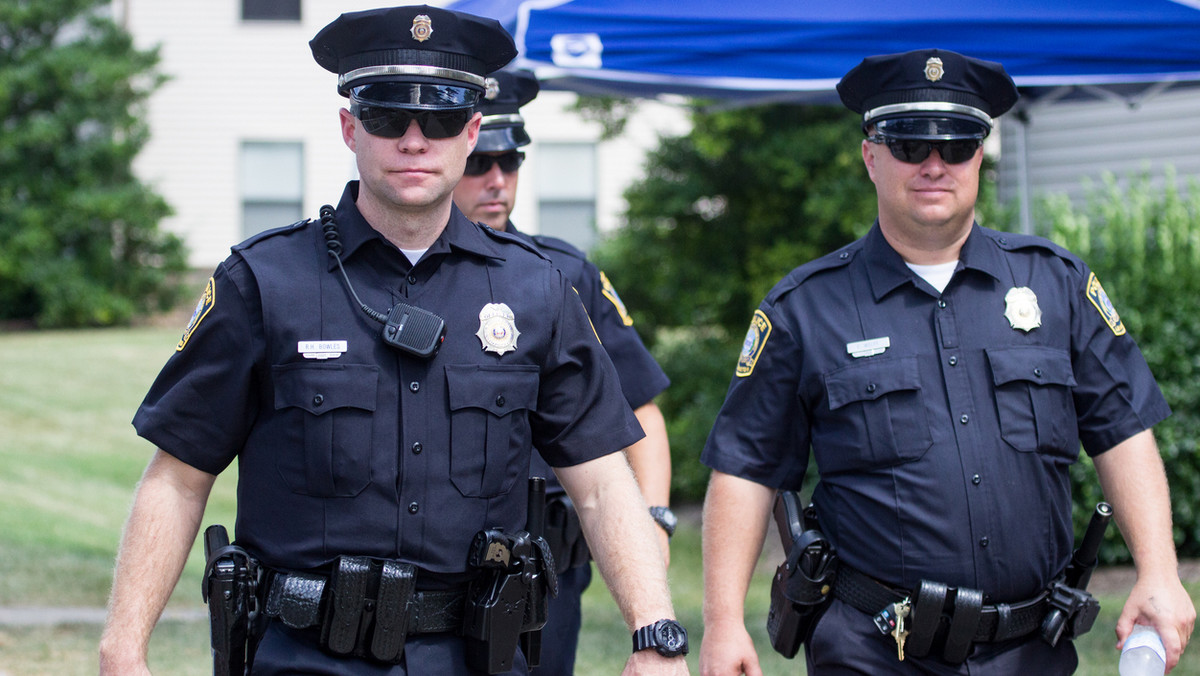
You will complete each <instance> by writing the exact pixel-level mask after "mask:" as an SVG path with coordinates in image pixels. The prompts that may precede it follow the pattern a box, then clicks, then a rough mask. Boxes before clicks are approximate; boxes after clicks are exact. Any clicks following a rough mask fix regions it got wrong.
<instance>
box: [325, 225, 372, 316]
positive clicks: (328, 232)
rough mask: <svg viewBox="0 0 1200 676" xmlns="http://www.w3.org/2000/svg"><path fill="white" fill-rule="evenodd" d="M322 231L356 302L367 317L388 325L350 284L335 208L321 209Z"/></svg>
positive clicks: (327, 246)
mask: <svg viewBox="0 0 1200 676" xmlns="http://www.w3.org/2000/svg"><path fill="white" fill-rule="evenodd" d="M321 230H323V231H324V233H325V248H326V250H327V251H328V252H329V255H330V256H333V260H334V261H336V262H337V266H338V270H340V271H341V272H342V279H344V280H346V288H347V289H348V290H349V291H350V295H351V296H353V297H354V302H355V303H358V306H359V307H360V308H362V311H363V312H365V313H367V316H368V317H370V318H371V319H374V320H375V321H377V322H379V323H380V324H386V323H387V315H385V314H382V313H380V312H376V311H375V310H372V309H371V308H369V307H367V304H366V303H364V302H362V300H360V299H359V297H358V294H357V293H355V291H354V285H353V284H351V283H350V276H349V275H347V274H346V268H344V267H342V242H341V240H340V239H338V231H337V222H335V221H334V220H333V207H332V206H330V205H328V204H326V205H324V206H322V207H321Z"/></svg>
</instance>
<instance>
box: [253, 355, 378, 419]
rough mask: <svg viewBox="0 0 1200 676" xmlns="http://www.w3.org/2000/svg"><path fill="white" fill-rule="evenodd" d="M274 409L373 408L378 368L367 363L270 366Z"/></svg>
mask: <svg viewBox="0 0 1200 676" xmlns="http://www.w3.org/2000/svg"><path fill="white" fill-rule="evenodd" d="M271 374H272V375H273V376H274V378H275V408H276V409H277V410H278V409H284V408H292V407H295V408H300V409H303V410H305V411H308V412H309V413H312V414H313V415H321V414H322V413H325V412H327V411H332V410H335V409H339V408H358V409H362V410H364V411H374V410H375V399H376V395H377V393H378V392H377V391H378V389H379V369H378V367H375V366H371V365H369V364H321V365H314V364H284V365H280V366H273V367H271Z"/></svg>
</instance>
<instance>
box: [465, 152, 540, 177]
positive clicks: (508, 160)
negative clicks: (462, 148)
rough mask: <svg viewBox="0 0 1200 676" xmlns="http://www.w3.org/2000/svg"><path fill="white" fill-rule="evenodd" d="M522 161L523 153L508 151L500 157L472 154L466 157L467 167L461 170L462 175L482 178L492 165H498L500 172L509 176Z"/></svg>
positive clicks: (523, 158)
mask: <svg viewBox="0 0 1200 676" xmlns="http://www.w3.org/2000/svg"><path fill="white" fill-rule="evenodd" d="M524 161H525V153H523V152H519V151H516V150H510V151H509V152H507V153H503V154H501V155H484V154H483V153H473V154H471V155H468V156H467V167H466V169H464V170H463V173H464V174H466V175H467V176H483V175H484V174H486V173H488V172H489V171H491V170H492V165H493V164H499V165H500V171H503V172H504V173H506V174H511V173H513V172H514V171H516V170H517V169H519V168H520V167H521V163H522V162H524Z"/></svg>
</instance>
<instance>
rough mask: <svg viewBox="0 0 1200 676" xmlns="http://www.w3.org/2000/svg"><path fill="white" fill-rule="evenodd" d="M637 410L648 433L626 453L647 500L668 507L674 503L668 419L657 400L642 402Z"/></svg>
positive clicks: (637, 414) (638, 417)
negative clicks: (664, 416) (665, 417)
mask: <svg viewBox="0 0 1200 676" xmlns="http://www.w3.org/2000/svg"><path fill="white" fill-rule="evenodd" d="M633 414H634V415H636V416H637V419H638V422H639V423H641V426H642V431H643V432H645V433H646V436H645V437H643V438H642V439H641V441H638V442H637V443H635V444H634V445H632V446H630V447H629V448H627V449H625V455H626V457H627V458H629V466H630V467H632V468H633V474H634V476H636V477H637V482H638V487H640V488H641V490H642V497H644V498H646V504H647V505H662V506H664V507H665V506H667V505H670V504H671V503H670V500H671V445H670V443H669V442H668V441H667V423H666V421H665V420H663V414H662V411H660V410H659V409H658V405H657V404H655V403H654V402H653V401H651V402H648V403H646V404H643V405H641V406H639V407H638V408H637V410H635V411H634V412H633Z"/></svg>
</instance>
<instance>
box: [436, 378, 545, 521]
mask: <svg viewBox="0 0 1200 676" xmlns="http://www.w3.org/2000/svg"><path fill="white" fill-rule="evenodd" d="M446 389H447V391H448V393H449V395H450V481H451V482H452V483H453V484H454V486H455V488H457V489H458V491H459V492H460V493H462V494H463V495H464V496H466V497H478V498H493V497H496V496H498V495H503V494H505V493H508V492H509V491H510V490H511V489H512V487H513V483H514V482H515V481H516V479H517V477H518V476H519V475H521V474H523V473H524V474H528V469H529V454H530V452H531V450H532V445H531V438H530V431H529V411H534V410H537V395H538V369H537V366H534V365H532V364H530V365H519V366H478V365H451V366H447V367H446Z"/></svg>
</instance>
